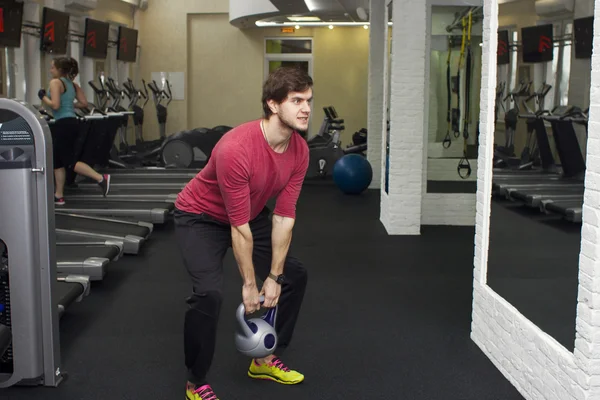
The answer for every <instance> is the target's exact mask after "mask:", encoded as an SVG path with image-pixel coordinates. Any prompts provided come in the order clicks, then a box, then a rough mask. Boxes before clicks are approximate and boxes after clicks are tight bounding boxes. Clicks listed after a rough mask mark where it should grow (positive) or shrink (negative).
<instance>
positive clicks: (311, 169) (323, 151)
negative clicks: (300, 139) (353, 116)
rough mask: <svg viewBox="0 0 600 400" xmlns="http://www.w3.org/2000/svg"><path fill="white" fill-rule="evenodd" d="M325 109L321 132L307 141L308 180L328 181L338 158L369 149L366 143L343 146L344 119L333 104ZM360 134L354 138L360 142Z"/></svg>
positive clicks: (362, 152)
mask: <svg viewBox="0 0 600 400" xmlns="http://www.w3.org/2000/svg"><path fill="white" fill-rule="evenodd" d="M323 111H324V112H325V118H324V120H323V123H322V124H321V128H320V129H319V133H317V134H316V135H315V136H314V137H312V138H310V139H309V140H308V141H307V142H308V149H309V164H308V170H307V171H306V177H305V179H306V182H320V181H323V180H326V181H328V180H327V179H326V178H328V177H331V174H332V172H333V167H334V165H335V163H336V161H337V160H339V159H340V158H342V157H343V156H344V155H346V154H352V153H354V154H364V151H366V149H367V144H366V143H360V144H354V145H350V146H348V147H346V148H342V144H341V138H340V136H341V132H342V131H343V130H344V129H345V127H344V125H343V123H344V120H343V119H340V118H338V114H337V112H336V111H335V108H333V107H332V106H329V107H324V108H323ZM365 133H366V132H365ZM355 135H356V134H355ZM355 135H353V136H355ZM360 136H361V135H360V134H359V135H358V136H357V138H356V139H354V138H353V140H356V141H359V142H360V141H361V139H360Z"/></svg>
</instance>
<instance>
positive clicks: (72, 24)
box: [69, 15, 86, 86]
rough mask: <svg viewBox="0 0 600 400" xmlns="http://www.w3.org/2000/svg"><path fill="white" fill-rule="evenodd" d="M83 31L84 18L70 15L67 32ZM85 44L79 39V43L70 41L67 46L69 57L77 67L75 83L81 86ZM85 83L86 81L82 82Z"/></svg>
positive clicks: (83, 40)
mask: <svg viewBox="0 0 600 400" xmlns="http://www.w3.org/2000/svg"><path fill="white" fill-rule="evenodd" d="M84 29H85V18H83V17H75V16H73V15H71V18H69V30H72V31H75V32H83V31H84ZM84 43H85V38H83V39H81V41H77V42H75V41H72V42H70V46H69V57H73V58H74V59H75V61H77V64H78V65H79V75H77V77H76V78H75V82H76V83H78V84H79V86H81V82H82V81H81V73H82V71H83V59H84V57H83V44H84ZM83 82H86V81H83Z"/></svg>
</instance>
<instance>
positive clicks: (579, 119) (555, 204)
mask: <svg viewBox="0 0 600 400" xmlns="http://www.w3.org/2000/svg"><path fill="white" fill-rule="evenodd" d="M588 110H589V109H588ZM588 110H585V111H584V110H581V109H579V108H577V107H572V108H571V109H570V112H569V113H568V114H567V115H565V116H564V117H562V118H560V119H553V120H552V121H551V123H552V127H553V129H554V130H555V131H556V134H555V137H556V140H557V146H558V144H559V143H560V144H561V150H562V151H569V152H570V153H572V156H571V157H570V158H569V159H568V165H569V166H570V168H575V169H576V171H579V172H578V178H579V182H580V185H581V187H580V192H578V193H563V192H560V193H556V194H547V195H546V196H544V197H543V198H542V199H541V204H540V208H541V209H542V211H544V212H547V213H555V214H559V215H562V216H563V217H564V218H565V219H566V220H567V221H570V222H575V223H581V222H582V209H583V201H584V199H583V196H584V191H585V186H584V176H585V167H586V166H585V160H584V159H583V154H582V152H581V148H580V146H579V141H578V140H577V135H576V133H575V129H574V126H573V124H580V125H583V126H585V129H586V134H587V129H588ZM561 157H562V155H561Z"/></svg>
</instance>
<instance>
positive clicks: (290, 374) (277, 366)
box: [248, 357, 304, 385]
mask: <svg viewBox="0 0 600 400" xmlns="http://www.w3.org/2000/svg"><path fill="white" fill-rule="evenodd" d="M248 376H249V377H250V378H254V379H264V380H270V381H274V382H277V383H281V384H283V385H296V384H298V383H300V382H302V381H303V380H304V375H302V374H301V373H299V372H298V371H294V370H291V369H289V368H288V367H286V366H285V364H284V363H283V362H281V360H280V359H279V358H277V357H274V358H273V359H272V360H271V361H269V362H268V363H264V364H259V363H258V362H257V361H256V360H252V363H251V364H250V368H249V369H248Z"/></svg>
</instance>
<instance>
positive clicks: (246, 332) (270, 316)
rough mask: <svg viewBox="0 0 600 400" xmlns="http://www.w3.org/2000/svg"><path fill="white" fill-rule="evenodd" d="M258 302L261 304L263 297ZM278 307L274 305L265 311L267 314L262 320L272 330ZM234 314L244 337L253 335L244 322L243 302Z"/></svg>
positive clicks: (244, 308) (244, 309)
mask: <svg viewBox="0 0 600 400" xmlns="http://www.w3.org/2000/svg"><path fill="white" fill-rule="evenodd" d="M259 301H260V303H261V304H262V303H264V302H265V296H260V298H259ZM278 307H279V306H278V305H276V306H275V307H273V308H270V309H269V310H268V311H267V313H266V314H265V315H264V316H263V319H264V320H265V321H267V322H268V323H269V325H271V326H272V327H273V328H274V327H275V321H276V319H277V309H278ZM235 314H236V317H237V320H238V322H239V323H240V326H241V327H242V330H243V331H244V335H245V336H246V337H250V336H252V335H254V332H252V330H251V329H250V325H249V324H248V321H246V307H245V306H244V302H242V303H240V305H239V306H238V308H237V311H236V313H235Z"/></svg>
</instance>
